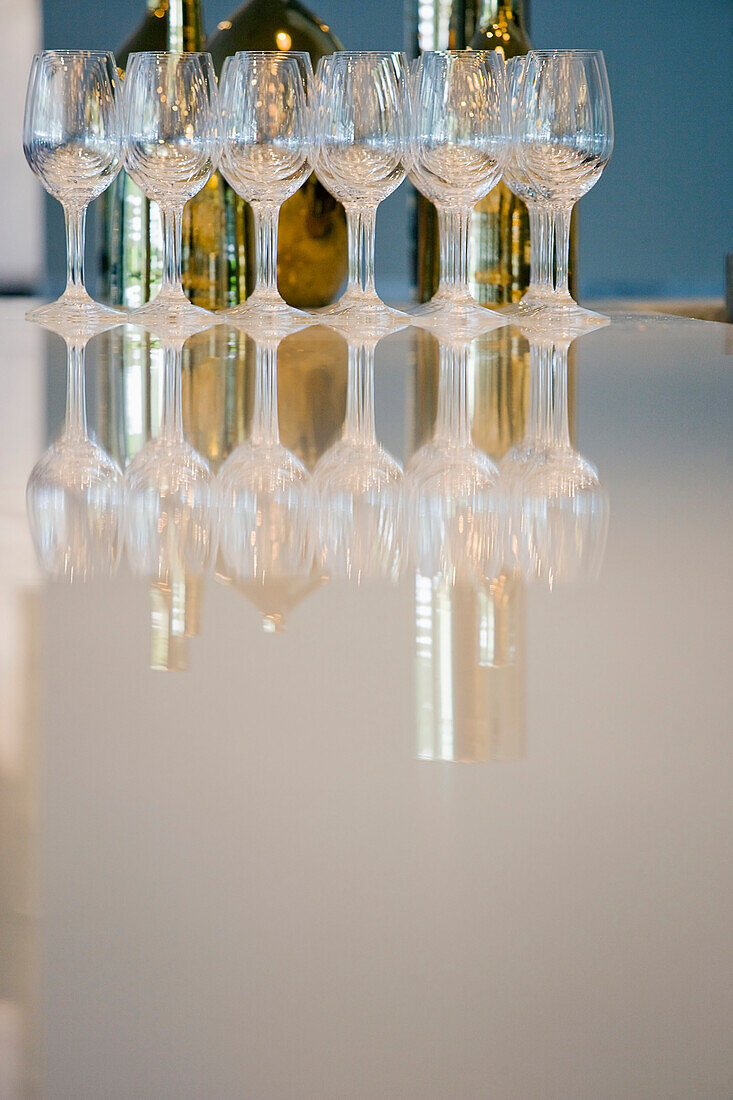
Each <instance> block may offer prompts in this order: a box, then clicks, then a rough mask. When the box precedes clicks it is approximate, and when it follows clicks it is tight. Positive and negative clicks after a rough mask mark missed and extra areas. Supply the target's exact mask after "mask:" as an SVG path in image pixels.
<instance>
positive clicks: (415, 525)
mask: <svg viewBox="0 0 733 1100" xmlns="http://www.w3.org/2000/svg"><path fill="white" fill-rule="evenodd" d="M498 482H499V473H498V470H497V468H496V466H495V465H494V463H493V462H492V461H491V459H490V458H489V457H488V456H487V455H485V454H484V453H483V452H482V451H479V449H478V448H477V447H475V446H474V444H473V442H472V441H471V429H470V419H469V402H468V341H463V342H460V343H454V344H452V345H448V344H444V343H441V345H440V375H439V385H438V412H437V417H436V421H435V430H434V432H433V438H432V439H431V441H430V442H429V443H426V444H424V445H423V446H422V447H420V448H419V450H417V451H416V452H415V454H414V455H413V456H412V458H411V459H410V461H409V463H408V465H407V469H406V474H405V489H406V494H407V500H408V509H409V526H410V545H411V551H412V556H413V559H414V562H415V565H416V567H417V569H418V571H419V572H420V573H421V574H422V575H423V576H436V575H441V576H443V577H447V578H449V579H450V580H451V581H452V582H454V581H455V579H456V578H457V577H462V578H468V577H471V578H487V577H488V578H491V577H492V576H493V575H494V573H495V571H496V568H497V553H498V551H499V549H500V547H499V536H500V529H501V524H500V509H501V501H500V495H499V492H498V489H499V485H498ZM499 564H500V563H499Z"/></svg>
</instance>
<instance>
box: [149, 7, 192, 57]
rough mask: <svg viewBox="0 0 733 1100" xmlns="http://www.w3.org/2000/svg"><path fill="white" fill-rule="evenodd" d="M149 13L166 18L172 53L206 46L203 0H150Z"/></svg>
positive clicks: (167, 37)
mask: <svg viewBox="0 0 733 1100" xmlns="http://www.w3.org/2000/svg"><path fill="white" fill-rule="evenodd" d="M148 15H149V16H156V17H157V18H158V19H162V18H165V19H166V21H167V31H168V33H167V35H166V47H167V49H168V50H170V51H171V52H172V53H189V52H195V51H197V50H202V49H203V48H204V42H205V38H204V21H203V17H202V14H201V0H148Z"/></svg>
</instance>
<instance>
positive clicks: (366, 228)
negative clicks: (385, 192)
mask: <svg viewBox="0 0 733 1100" xmlns="http://www.w3.org/2000/svg"><path fill="white" fill-rule="evenodd" d="M376 224H377V210H376V207H374V206H367V207H365V208H364V209H363V210H362V212H361V240H362V250H363V268H364V281H363V284H362V285H363V289H364V293H365V294H369V295H373V296H374V297H376V294H377V290H376V287H375V285H374V240H375V232H376Z"/></svg>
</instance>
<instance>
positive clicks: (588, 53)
mask: <svg viewBox="0 0 733 1100" xmlns="http://www.w3.org/2000/svg"><path fill="white" fill-rule="evenodd" d="M527 57H603V50H528V51H527Z"/></svg>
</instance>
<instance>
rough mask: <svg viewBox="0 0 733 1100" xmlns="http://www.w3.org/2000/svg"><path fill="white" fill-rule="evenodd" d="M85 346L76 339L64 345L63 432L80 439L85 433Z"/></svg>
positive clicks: (83, 437) (84, 436)
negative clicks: (64, 401)
mask: <svg viewBox="0 0 733 1100" xmlns="http://www.w3.org/2000/svg"><path fill="white" fill-rule="evenodd" d="M85 348H86V343H81V342H80V341H78V340H71V341H69V342H68V343H67V345H66V431H65V434H66V435H67V436H75V437H78V438H81V439H85V438H86V435H87V402H86V379H85V370H84V359H85Z"/></svg>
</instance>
